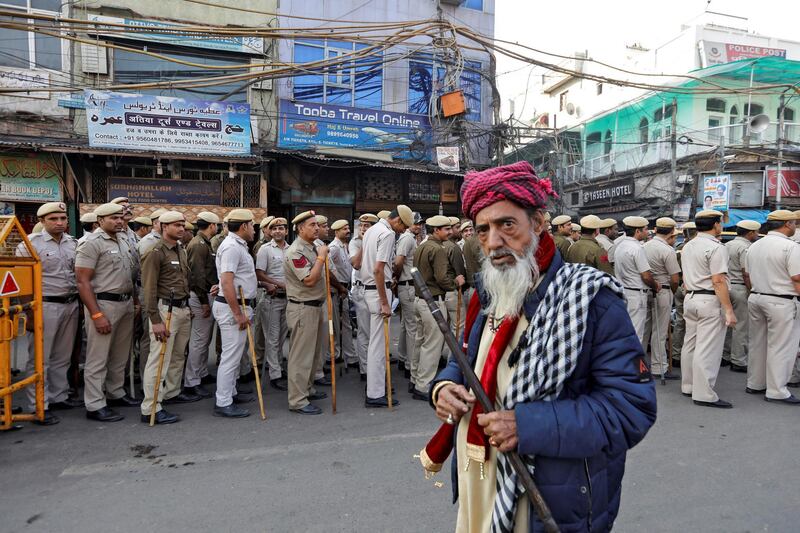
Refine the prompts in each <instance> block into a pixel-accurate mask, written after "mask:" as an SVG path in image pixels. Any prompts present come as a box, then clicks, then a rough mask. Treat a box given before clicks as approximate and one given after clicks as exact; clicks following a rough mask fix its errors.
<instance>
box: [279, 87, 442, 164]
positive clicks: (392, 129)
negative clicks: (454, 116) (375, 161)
mask: <svg viewBox="0 0 800 533" xmlns="http://www.w3.org/2000/svg"><path fill="white" fill-rule="evenodd" d="M278 121H279V125H278V147H279V148H288V149H293V150H308V149H314V148H317V147H331V148H356V149H359V150H374V151H381V152H388V153H390V154H391V155H392V156H393V157H394V158H395V159H412V160H417V161H420V160H427V159H430V155H431V143H432V130H431V123H430V120H429V119H428V117H427V116H425V115H414V114H411V113H394V112H391V111H383V110H380V109H360V108H356V107H347V106H340V105H330V104H316V103H312V102H297V101H295V102H293V101H291V100H281V101H280V107H279V110H278Z"/></svg>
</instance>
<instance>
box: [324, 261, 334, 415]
mask: <svg viewBox="0 0 800 533" xmlns="http://www.w3.org/2000/svg"><path fill="white" fill-rule="evenodd" d="M329 261H330V259H329V258H327V257H326V258H325V294H326V295H327V297H328V340H329V342H330V347H331V408H332V411H333V414H336V341H335V340H334V338H333V337H334V336H333V302H332V301H331V271H330V263H329Z"/></svg>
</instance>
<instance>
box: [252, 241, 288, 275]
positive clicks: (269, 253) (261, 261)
mask: <svg viewBox="0 0 800 533" xmlns="http://www.w3.org/2000/svg"><path fill="white" fill-rule="evenodd" d="M288 249H289V245H288V244H287V243H286V241H284V242H283V246H278V243H277V242H275V241H269V242H268V243H266V244H265V245H264V246H262V247H261V249H260V250H259V251H258V256H256V270H261V271H263V272H264V274H266V275H267V276H268V277H269V278H272V279H274V280H275V281H280V282H281V283H284V284H285V283H286V273H285V270H284V269H285V267H284V262H285V261H286V250H288Z"/></svg>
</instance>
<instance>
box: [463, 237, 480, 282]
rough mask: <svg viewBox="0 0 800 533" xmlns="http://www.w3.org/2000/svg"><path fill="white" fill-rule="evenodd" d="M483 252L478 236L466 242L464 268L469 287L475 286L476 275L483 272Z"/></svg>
mask: <svg viewBox="0 0 800 533" xmlns="http://www.w3.org/2000/svg"><path fill="white" fill-rule="evenodd" d="M482 261H483V250H481V243H480V241H479V240H478V236H477V235H473V236H472V237H470V238H468V239H467V240H465V241H464V268H465V270H466V271H467V275H466V278H467V285H469V286H470V287H471V286H473V285H475V274H477V273H478V272H480V271H481V262H482Z"/></svg>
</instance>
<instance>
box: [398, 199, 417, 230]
mask: <svg viewBox="0 0 800 533" xmlns="http://www.w3.org/2000/svg"><path fill="white" fill-rule="evenodd" d="M396 209H397V214H398V215H399V216H400V220H402V221H403V224H405V225H406V226H407V227H409V228H410V227H411V226H413V225H414V211H412V210H411V208H410V207H408V206H407V205H403V204H400V205H398V206H397V208H396Z"/></svg>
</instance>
